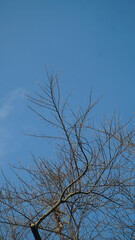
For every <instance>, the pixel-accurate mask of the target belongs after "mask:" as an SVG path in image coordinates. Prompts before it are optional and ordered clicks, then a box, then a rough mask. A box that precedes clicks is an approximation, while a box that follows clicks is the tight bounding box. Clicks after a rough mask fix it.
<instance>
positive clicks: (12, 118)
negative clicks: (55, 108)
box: [0, 0, 135, 172]
mask: <svg viewBox="0 0 135 240" xmlns="http://www.w3.org/2000/svg"><path fill="white" fill-rule="evenodd" d="M44 65H46V67H47V68H48V70H49V71H51V70H52V69H55V71H56V72H61V71H62V72H63V75H62V78H61V87H62V92H63V95H64V96H66V94H68V93H69V92H70V90H72V97H71V99H72V103H74V106H77V104H78V103H82V105H83V106H85V104H86V102H87V100H88V95H89V92H90V89H91V87H93V92H94V96H95V97H96V98H97V97H100V96H101V95H104V97H103V99H102V100H101V103H100V104H99V106H97V108H96V109H95V114H96V116H97V117H98V118H99V117H101V118H102V116H103V115H104V114H107V115H110V114H111V113H113V111H114V109H115V108H117V109H119V108H120V111H121V115H122V117H123V118H124V119H128V117H129V116H130V115H131V114H132V113H133V112H134V110H135V93H134V92H135V1H134V0H130V1H129V0H102V1H101V0H68V1H67V0H23V1H21V0H12V1H11V0H0V166H1V167H3V169H4V171H8V172H10V171H9V170H8V167H7V162H10V163H15V162H16V161H17V160H20V161H21V162H23V163H24V164H27V163H29V160H30V159H31V152H33V153H34V154H35V155H37V154H38V153H42V152H44V153H45V154H46V156H48V155H49V154H50V152H49V148H47V145H46V143H45V142H44V141H42V142H41V140H38V139H32V138H30V137H26V136H24V134H23V133H27V132H35V133H39V132H41V131H44V132H46V131H48V130H47V129H44V128H43V125H42V124H41V122H40V121H38V119H37V117H35V116H34V115H33V114H32V113H31V112H30V111H29V110H28V108H27V107H26V99H25V96H24V93H29V94H33V93H34V92H35V91H36V90H37V82H41V83H44V82H45V81H46V76H45V72H44ZM50 149H51V148H50Z"/></svg>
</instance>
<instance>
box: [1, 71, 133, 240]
mask: <svg viewBox="0 0 135 240" xmlns="http://www.w3.org/2000/svg"><path fill="white" fill-rule="evenodd" d="M47 77H48V84H47V85H46V86H41V85H39V87H40V92H39V93H36V97H31V96H28V99H29V101H30V103H31V104H30V105H29V108H30V109H31V110H32V111H33V112H34V113H35V114H37V115H38V116H39V117H40V118H41V120H43V121H44V122H45V123H47V124H48V125H49V126H51V127H53V128H55V129H56V130H57V135H56V136H46V135H44V134H42V135H35V134H31V135H32V136H34V137H39V138H43V139H44V138H45V139H49V140H51V141H54V143H55V144H56V149H57V151H56V155H55V160H51V159H49V160H47V159H46V157H45V156H39V157H37V158H35V157H34V155H32V160H33V165H32V167H31V168H25V167H24V166H23V165H22V164H21V163H20V164H19V166H18V167H16V166H14V167H13V170H14V173H15V174H16V177H17V179H18V182H19V186H18V185H17V186H15V185H14V184H12V183H11V181H9V180H8V179H7V178H6V177H5V181H6V184H5V186H4V187H2V190H1V197H0V202H1V208H0V223H1V227H2V231H3V232H4V231H5V232H7V231H6V230H5V229H8V234H7V236H6V237H7V239H30V236H31V234H32V235H33V238H35V239H36V240H41V239H63V240H67V239H71V240H85V239H91V240H92V239H96V240H98V239H115V240H117V239H118V240H119V239H128V240H129V239H135V222H134V217H133V211H134V205H135V199H134V194H135V190H134V186H135V178H134V159H135V141H134V134H135V131H134V128H131V124H129V123H130V122H131V120H132V119H130V120H129V121H128V122H126V123H124V124H122V122H121V121H120V118H119V117H118V116H117V114H116V113H114V114H113V116H112V117H111V118H110V120H108V119H107V118H104V120H103V121H101V123H100V126H99V127H95V124H94V123H93V120H91V118H90V117H91V112H92V111H93V108H94V107H95V105H96V104H97V103H98V100H97V101H94V102H93V101H92V94H91V95H90V99H89V103H88V106H87V108H86V109H85V110H82V108H81V107H79V109H78V110H77V111H76V112H75V111H73V110H72V109H71V108H70V106H69V104H68V98H67V99H66V100H65V101H62V99H61V93H60V87H59V83H58V76H57V75H56V76H55V75H54V74H53V73H52V74H51V75H49V74H48V73H47ZM56 130H55V132H56ZM20 172H22V173H21V174H20ZM23 172H24V174H23ZM26 173H27V177H26ZM23 175H24V176H25V177H26V179H25V177H23ZM6 237H5V239H6ZM31 239H32V237H31Z"/></svg>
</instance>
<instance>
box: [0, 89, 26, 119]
mask: <svg viewBox="0 0 135 240" xmlns="http://www.w3.org/2000/svg"><path fill="white" fill-rule="evenodd" d="M24 93H25V91H24V89H21V88H18V89H15V90H14V91H12V92H11V93H9V94H8V95H7V96H6V97H4V98H3V99H2V100H1V101H0V119H4V118H6V117H7V116H8V115H9V114H10V113H11V111H12V110H13V109H14V107H15V103H16V101H17V100H19V99H22V98H24Z"/></svg>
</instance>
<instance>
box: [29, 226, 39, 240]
mask: <svg viewBox="0 0 135 240" xmlns="http://www.w3.org/2000/svg"><path fill="white" fill-rule="evenodd" d="M31 231H32V233H33V236H34V238H35V240H42V239H41V237H40V235H39V232H38V229H37V228H36V227H35V226H31Z"/></svg>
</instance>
